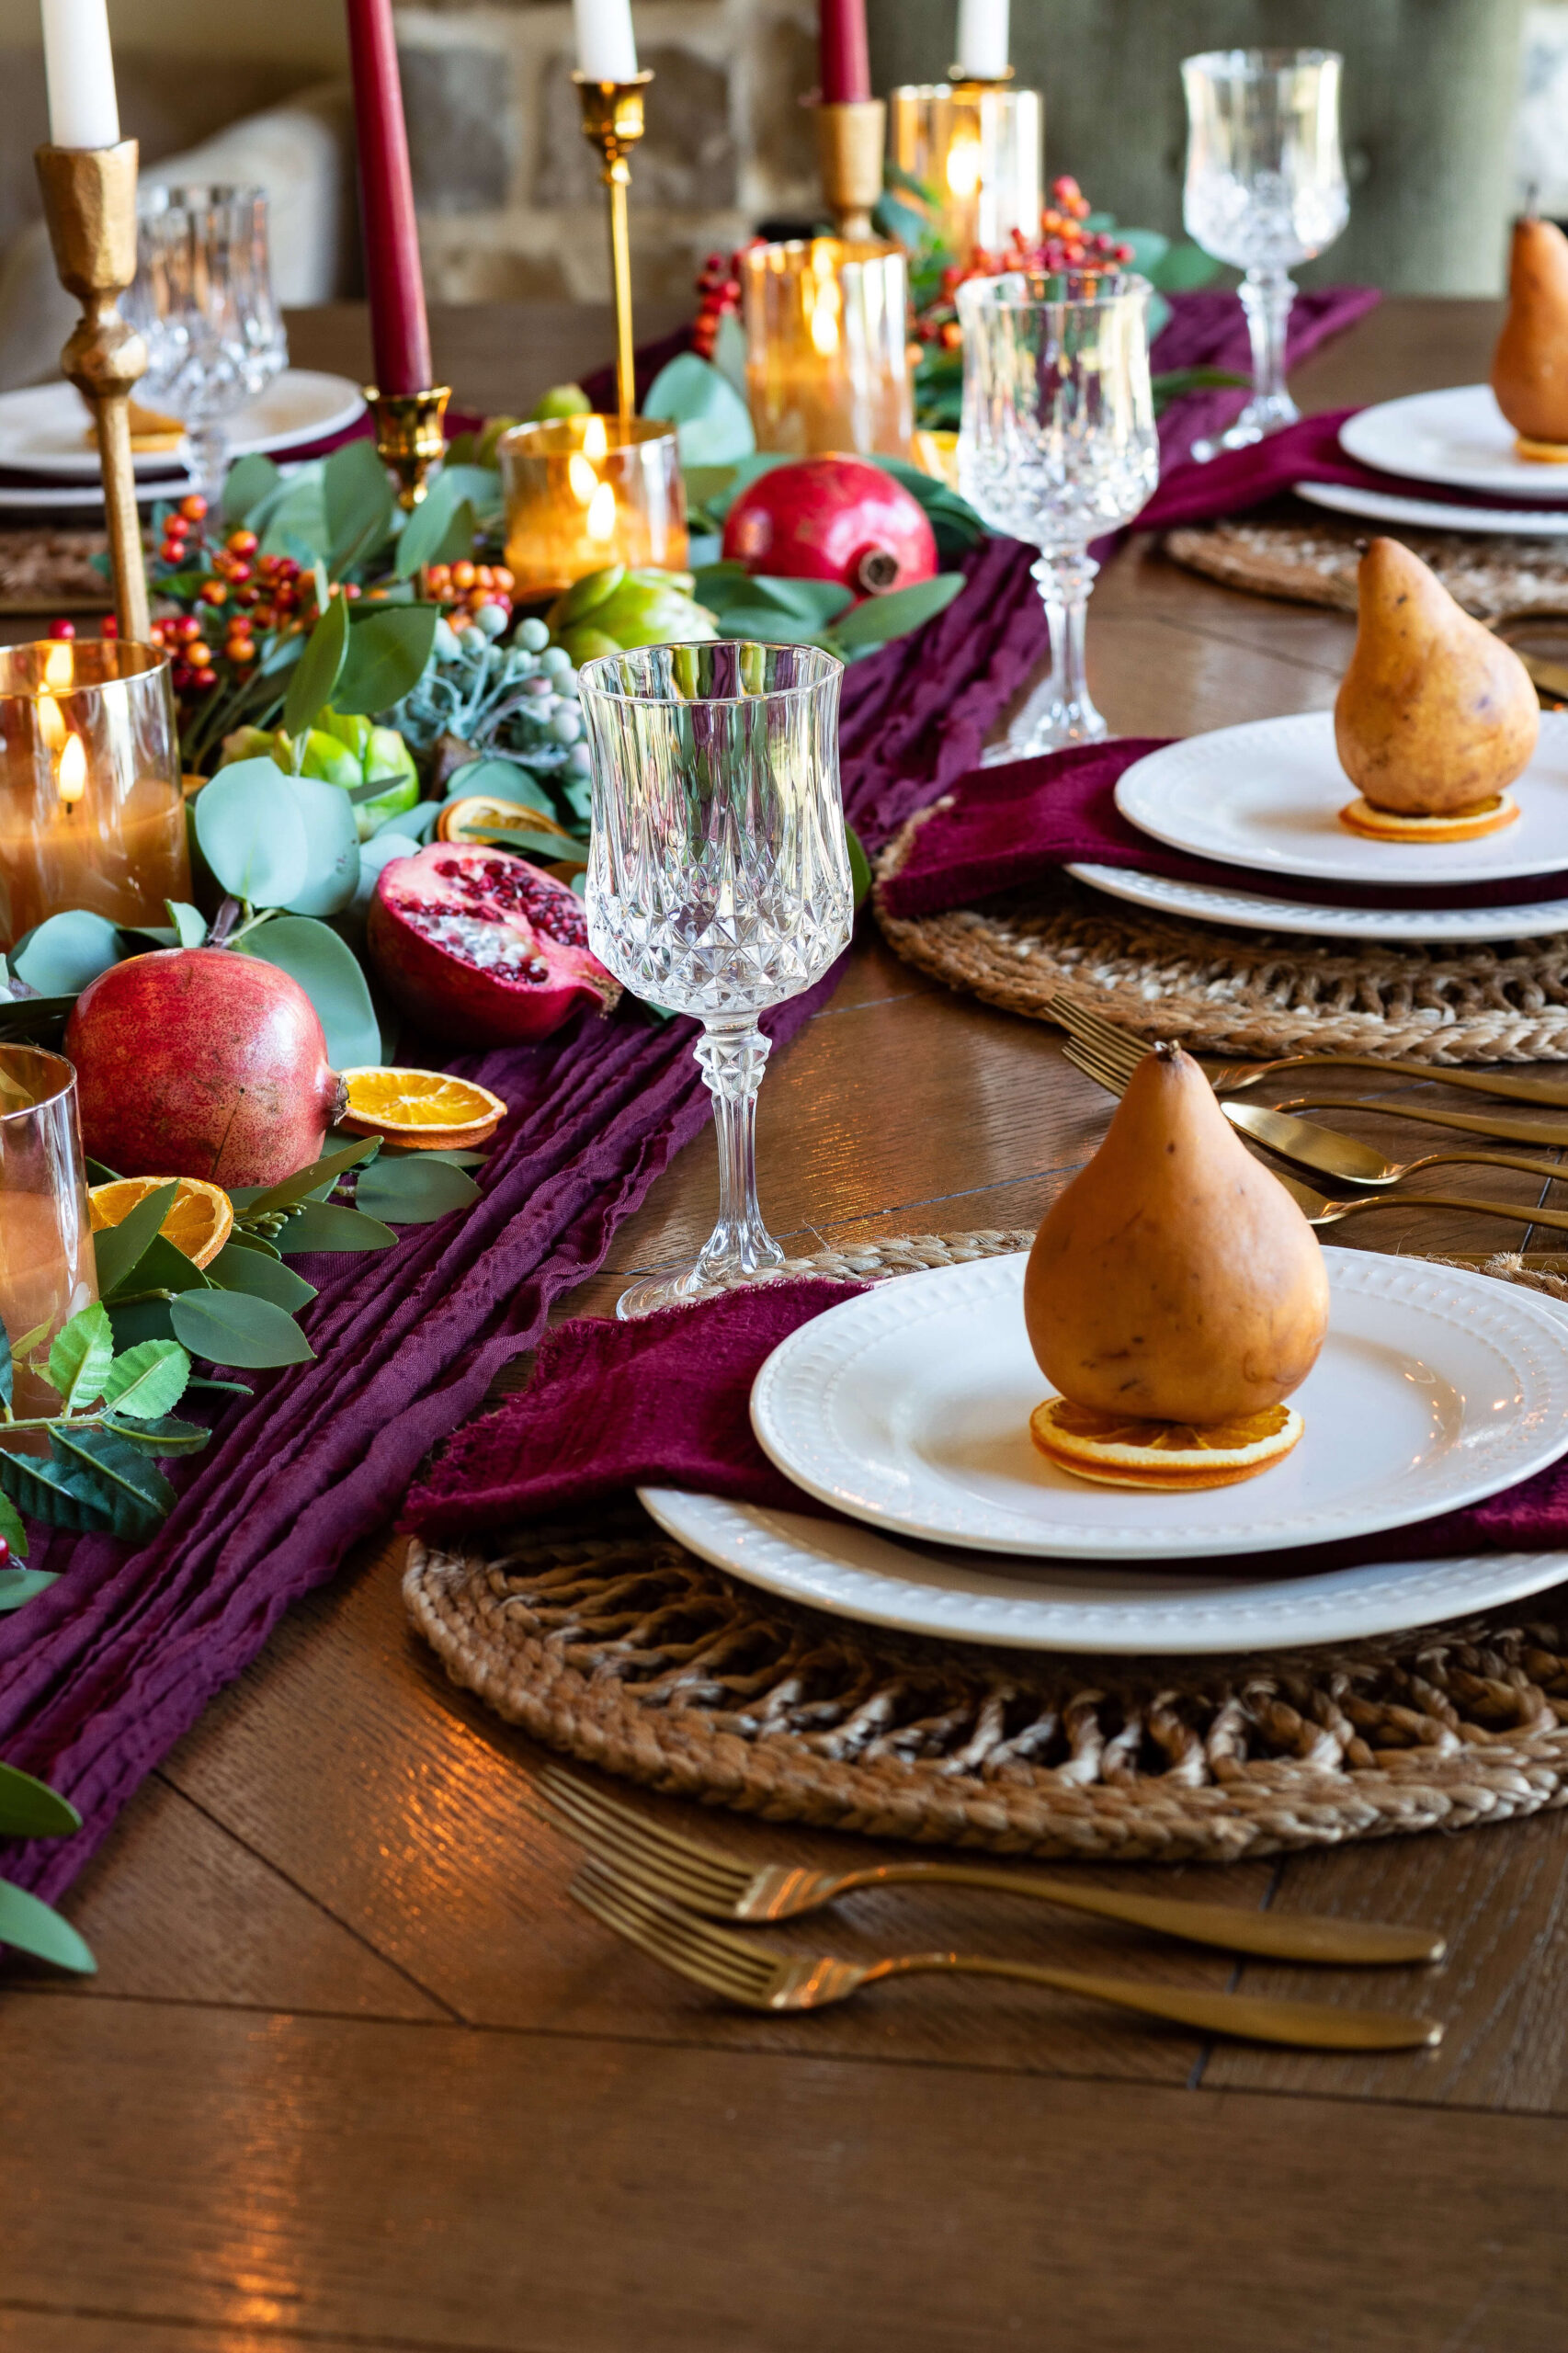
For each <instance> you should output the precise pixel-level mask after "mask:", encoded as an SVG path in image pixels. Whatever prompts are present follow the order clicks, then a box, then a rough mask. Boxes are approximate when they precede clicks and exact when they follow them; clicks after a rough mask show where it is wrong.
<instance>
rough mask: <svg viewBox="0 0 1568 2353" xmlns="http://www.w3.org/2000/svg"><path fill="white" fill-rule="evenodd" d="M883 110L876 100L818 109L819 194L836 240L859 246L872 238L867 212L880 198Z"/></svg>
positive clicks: (884, 129)
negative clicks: (835, 230)
mask: <svg viewBox="0 0 1568 2353" xmlns="http://www.w3.org/2000/svg"><path fill="white" fill-rule="evenodd" d="M887 119H888V110H887V108H886V106H885V104H884V103H883V101H882V100H881V98H846V99H844V100H841V101H839V102H837V103H835V104H834V105H831V106H829V105H823V106H819V107H818V108H817V153H818V156H819V157H820V159H821V167H822V192H823V196H824V200H825V202H826V204H827V209H828V210H829V211H830V212H831V213H832V215H833V219H834V226H835V228H836V229H837V231H838V233H839V235H840V237H842V238H843V239H845V241H846V243H847V244H866V243H868V242H869V240H870V239H871V238H873V237H874V236H875V235H876V231H875V230H874V229H873V228H872V226H871V210H872V207H873V206H874V205H875V204H876V202H877V200H878V199H879V198H880V197H881V192H882V144H883V141H884V140H885V138H886V135H887Z"/></svg>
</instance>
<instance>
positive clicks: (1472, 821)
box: [1339, 792, 1519, 842]
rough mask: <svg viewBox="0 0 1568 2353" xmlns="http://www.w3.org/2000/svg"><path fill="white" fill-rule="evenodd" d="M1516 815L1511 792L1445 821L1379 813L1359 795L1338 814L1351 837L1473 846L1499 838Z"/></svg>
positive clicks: (1388, 811)
mask: <svg viewBox="0 0 1568 2353" xmlns="http://www.w3.org/2000/svg"><path fill="white" fill-rule="evenodd" d="M1518 813H1519V804H1518V802H1517V801H1516V800H1515V798H1514V796H1513V794H1512V793H1511V792H1499V793H1494V796H1493V798H1492V799H1491V800H1490V801H1482V802H1481V803H1480V804H1479V806H1478V807H1476V808H1474V809H1455V810H1452V811H1450V812H1449V814H1448V815H1447V816H1446V817H1405V816H1402V815H1401V814H1400V813H1399V812H1398V811H1397V810H1394V809H1379V808H1376V807H1374V805H1373V803H1372V802H1371V801H1368V800H1367V799H1366V798H1365V797H1364V796H1363V795H1362V794H1361V793H1358V794H1357V795H1356V798H1355V800H1354V801H1346V804H1345V806H1344V808H1343V809H1342V810H1341V811H1340V813H1339V822H1340V824H1342V825H1344V826H1345V827H1346V829H1347V830H1348V831H1349V832H1350V833H1353V834H1361V835H1365V836H1366V837H1367V838H1368V839H1369V840H1370V841H1375V842H1473V841H1479V840H1480V838H1481V836H1482V835H1483V834H1500V833H1501V832H1502V830H1503V828H1504V826H1505V825H1511V824H1513V823H1514V820H1515V819H1516V817H1517V815H1518Z"/></svg>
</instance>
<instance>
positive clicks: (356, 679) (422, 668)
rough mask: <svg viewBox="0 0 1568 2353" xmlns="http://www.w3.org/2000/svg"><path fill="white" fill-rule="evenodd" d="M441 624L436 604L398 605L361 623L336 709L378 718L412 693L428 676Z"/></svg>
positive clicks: (357, 625)
mask: <svg viewBox="0 0 1568 2353" xmlns="http://www.w3.org/2000/svg"><path fill="white" fill-rule="evenodd" d="M338 602H339V603H341V602H342V599H341V598H339V599H338ZM439 619H440V614H439V613H438V611H437V608H436V607H435V606H434V605H394V606H383V607H381V609H380V610H379V611H376V612H373V613H371V614H369V616H368V618H367V619H365V620H360V621H357V622H356V623H355V625H354V627H353V628H352V630H350V631H349V635H348V654H347V660H346V661H345V663H344V665H343V676H341V678H340V679H339V680H338V682H337V685H336V688H335V698H334V709H335V710H339V711H342V712H343V713H344V714H345V715H352V714H359V715H362V716H364V717H367V718H373V717H374V716H375V714H376V713H377V712H378V711H381V710H391V708H392V704H393V703H394V702H401V701H402V700H403V697H404V695H406V694H410V693H412V692H413V690H414V688H415V687H416V686H417V685H418V684H419V681H420V679H421V678H422V677H423V676H425V672H426V666H427V665H428V663H429V660H430V654H431V649H432V648H433V646H434V645H435V642H436V623H437V620H439Z"/></svg>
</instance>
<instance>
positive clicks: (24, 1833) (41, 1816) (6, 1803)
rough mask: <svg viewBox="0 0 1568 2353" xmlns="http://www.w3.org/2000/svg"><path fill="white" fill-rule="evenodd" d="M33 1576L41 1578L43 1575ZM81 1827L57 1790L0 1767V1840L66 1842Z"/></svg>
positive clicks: (8, 1767) (12, 1767) (16, 1770)
mask: <svg viewBox="0 0 1568 2353" xmlns="http://www.w3.org/2000/svg"><path fill="white" fill-rule="evenodd" d="M33 1574H35V1575H40V1576H41V1575H42V1574H43V1572H42V1571H41V1570H37V1571H35V1572H34V1573H33ZM52 1582H53V1580H52V1579H51V1583H52ZM81 1827H82V1817H81V1815H80V1814H79V1813H77V1811H76V1809H75V1807H74V1805H73V1804H71V1802H70V1801H69V1800H68V1799H66V1798H62V1796H61V1794H60V1792H59V1790H51V1788H50V1786H49V1784H48V1782H47V1781H35V1780H34V1779H33V1777H32V1775H31V1774H30V1773H24V1772H22V1771H21V1769H20V1768H18V1767H17V1766H15V1765H0V1837H4V1838H68V1837H69V1836H70V1835H71V1833H72V1831H73V1830H80V1828H81Z"/></svg>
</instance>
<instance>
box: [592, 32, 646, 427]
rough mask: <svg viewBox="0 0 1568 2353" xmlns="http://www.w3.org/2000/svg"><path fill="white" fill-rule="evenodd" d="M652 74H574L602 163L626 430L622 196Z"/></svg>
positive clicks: (632, 398) (631, 403) (630, 363)
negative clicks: (629, 77)
mask: <svg viewBox="0 0 1568 2353" xmlns="http://www.w3.org/2000/svg"><path fill="white" fill-rule="evenodd" d="M572 79H573V80H574V82H575V83H576V85H577V96H578V97H579V98H580V99H581V100H582V106H583V136H584V138H585V140H586V141H587V142H588V144H589V146H590V147H597V149H598V151H599V153H600V155H601V156H602V157H603V159H604V168H603V170H602V171H601V172H600V174H599V176H600V178H601V179H602V180H603V182H604V184H605V192H606V195H607V197H608V203H609V274H610V284H611V287H612V288H613V290H614V296H615V391H616V404H617V406H618V408H619V411H620V416H621V421H622V423H623V424H624V423H625V422H626V421H627V420H628V419H630V418H631V416H633V415H635V414H636V410H637V370H636V364H635V360H634V358H633V353H634V349H635V347H634V344H633V341H632V335H631V231H630V229H629V227H628V225H627V219H626V191H627V189H628V188H630V187H631V165H630V164H629V163H628V161H627V156H628V154H629V153H630V151H631V149H632V148H633V147H634V146H635V145H636V144H637V142H638V141H639V140H640V139H641V138H642V129H643V124H642V100H643V96H644V93H645V92H646V90H647V87H648V85H649V83H650V82H651V81H652V80H653V75H652V74H638V75H637V77H636V79H635V81H631V82H590V81H589V79H588V77H587V75H586V74H573V76H572Z"/></svg>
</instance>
